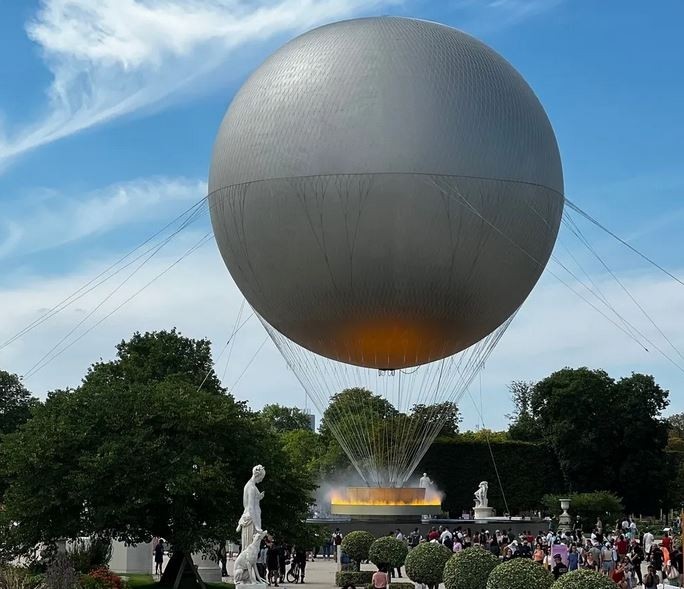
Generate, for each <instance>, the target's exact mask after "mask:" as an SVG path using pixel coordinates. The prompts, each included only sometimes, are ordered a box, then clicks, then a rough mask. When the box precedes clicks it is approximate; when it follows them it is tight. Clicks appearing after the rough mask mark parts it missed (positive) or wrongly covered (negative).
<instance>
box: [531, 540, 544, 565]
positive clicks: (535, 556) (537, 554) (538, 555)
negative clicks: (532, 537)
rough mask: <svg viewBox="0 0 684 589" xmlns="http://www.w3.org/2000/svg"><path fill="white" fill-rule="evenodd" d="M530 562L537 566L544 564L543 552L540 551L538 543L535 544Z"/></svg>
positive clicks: (540, 547) (540, 546)
mask: <svg viewBox="0 0 684 589" xmlns="http://www.w3.org/2000/svg"><path fill="white" fill-rule="evenodd" d="M532 560H534V562H536V563H539V564H542V563H543V562H544V550H543V549H542V545H541V543H539V542H537V545H536V546H535V547H534V552H533V553H532Z"/></svg>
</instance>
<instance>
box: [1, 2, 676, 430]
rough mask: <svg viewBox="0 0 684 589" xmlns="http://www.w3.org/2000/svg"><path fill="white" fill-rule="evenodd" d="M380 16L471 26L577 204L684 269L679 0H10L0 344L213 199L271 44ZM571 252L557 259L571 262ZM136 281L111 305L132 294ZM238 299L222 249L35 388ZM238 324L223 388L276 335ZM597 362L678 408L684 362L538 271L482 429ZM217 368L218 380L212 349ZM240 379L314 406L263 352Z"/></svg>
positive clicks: (51, 340) (10, 360) (617, 256)
mask: <svg viewBox="0 0 684 589" xmlns="http://www.w3.org/2000/svg"><path fill="white" fill-rule="evenodd" d="M378 14H397V15H406V16H415V17H419V18H426V19H432V20H436V21H439V22H443V23H445V24H448V25H451V26H454V27H457V28H461V29H463V30H465V31H467V32H469V33H471V34H474V35H475V36H477V37H479V38H480V39H482V40H483V41H485V42H486V43H488V44H489V45H491V46H492V47H493V48H494V49H496V50H497V51H498V52H499V53H501V54H502V55H503V56H504V57H506V58H507V59H508V60H509V61H510V62H511V63H512V64H513V65H514V66H515V67H516V68H517V69H518V70H519V71H520V72H521V73H522V75H523V76H524V77H525V78H526V79H527V81H528V82H529V83H530V85H531V86H532V87H533V88H534V90H535V91H536V93H537V94H538V96H539V97H540V99H541V101H542V103H543V104H544V106H545V108H546V110H547V112H548V114H549V117H550V119H551V121H552V124H553V126H554V128H555V131H556V134H557V137H558V141H559V144H560V148H561V153H562V157H563V164H564V170H565V178H566V194H567V196H568V197H569V198H570V199H571V200H573V201H574V202H575V203H577V204H579V205H580V206H581V207H583V208H584V209H585V210H587V211H588V212H590V213H591V214H592V215H594V216H596V217H597V218H599V219H600V220H602V221H603V222H605V223H606V224H607V225H609V226H610V227H611V228H613V229H615V230H616V231H617V232H618V233H619V234H620V235H622V236H624V237H625V238H627V239H628V240H630V243H632V244H633V245H634V246H635V247H637V248H639V249H641V250H643V251H644V252H645V253H647V254H648V255H650V256H652V257H653V258H655V259H657V260H658V261H659V262H661V263H662V264H664V265H665V266H667V267H668V268H670V269H672V270H673V272H675V273H677V274H678V275H681V276H684V263H682V260H681V257H682V256H681V252H682V250H683V246H684V235H683V234H682V231H681V226H682V222H683V221H684V203H683V202H682V198H681V196H682V194H683V193H684V165H682V164H683V161H682V160H683V158H682V154H683V153H684V108H683V107H682V105H684V78H683V77H682V75H681V72H682V71H683V70H684V63H683V62H684V37H683V36H682V34H681V23H682V22H684V4H683V3H682V2H681V1H680V0H662V1H661V2H657V3H644V2H642V1H639V0H627V1H620V2H617V1H606V2H596V1H595V0H585V1H583V0H564V1H563V0H453V1H443V2H436V1H432V2H429V1H427V0H403V1H397V0H392V1H382V0H378V1H373V2H368V1H366V2H364V1H361V0H278V1H268V2H267V1H261V2H251V1H244V0H237V1H230V2H228V1H225V0H224V1H221V0H196V1H195V2H185V1H183V0H165V1H164V2H161V1H152V0H150V1H145V0H136V1H134V0H107V1H105V0H102V1H100V2H91V1H89V0H43V1H41V2H35V1H28V0H4V2H2V4H0V52H1V53H0V54H2V55H3V58H2V59H1V60H0V80H2V84H1V85H0V203H1V207H2V208H1V210H2V216H1V217H0V263H1V264H2V268H3V272H2V273H1V274H0V303H2V306H3V310H4V312H3V314H2V316H1V317H0V340H5V339H6V338H7V337H10V336H11V335H12V334H14V333H15V332H17V331H18V330H19V329H21V328H22V327H23V326H24V325H26V324H28V323H30V322H31V321H32V320H33V319H35V317H37V316H38V314H39V313H40V310H41V309H45V308H49V307H50V306H52V305H53V304H54V303H55V302H57V301H59V300H60V299H61V298H62V296H64V295H65V294H68V293H69V292H71V291H73V290H75V289H76V288H78V287H79V286H80V285H81V284H82V283H83V282H84V281H85V280H87V279H88V278H90V277H92V276H93V275H94V274H97V273H98V272H99V271H100V270H101V269H102V268H104V267H106V266H107V265H108V264H109V263H111V261H113V260H114V259H116V258H117V257H118V256H120V255H121V254H122V253H124V252H125V251H127V250H128V249H129V248H130V247H132V246H135V245H137V244H138V243H139V242H140V241H141V240H143V239H144V238H146V237H147V236H148V235H150V233H152V232H154V231H155V230H156V229H158V228H160V227H161V226H162V225H164V223H165V222H166V221H168V220H170V219H171V218H173V217H174V216H175V215H177V214H178V213H180V212H181V211H182V210H184V209H186V208H187V207H189V206H190V205H191V204H192V203H193V202H195V201H197V200H198V199H199V198H201V197H202V196H203V195H204V191H205V190H206V185H205V182H206V176H207V171H208V166H209V155H210V152H211V147H212V143H213V139H214V136H215V133H216V130H217V127H218V124H219V122H220V120H221V118H222V116H223V113H224V111H225V109H226V107H227V105H228V104H229V102H230V100H231V97H232V95H233V94H234V92H235V91H236V89H237V88H238V87H239V85H240V83H241V81H242V80H244V78H245V76H246V75H247V74H248V73H249V72H250V71H251V70H252V69H253V68H254V67H255V66H256V65H258V63H260V61H261V60H263V59H264V58H265V57H266V56H267V55H268V54H269V53H270V52H271V51H273V50H274V49H275V48H276V47H278V46H279V45H280V44H282V43H283V42H284V41H286V40H287V39H289V38H291V37H292V36H294V35H295V34H297V33H299V32H302V31H304V30H307V29H309V28H311V27H313V26H316V25H318V24H323V23H326V22H331V21H334V20H339V19H341V18H347V17H351V16H363V15H378ZM207 230H208V223H207V220H206V218H204V219H201V220H200V221H198V222H197V223H196V224H194V225H193V226H192V228H191V229H189V230H188V231H186V232H184V233H183V234H182V235H181V236H180V237H179V238H178V239H177V240H175V241H174V243H173V244H171V245H170V246H169V247H168V248H165V250H164V251H163V252H162V253H161V254H160V255H159V256H157V257H156V258H155V259H154V260H153V261H152V262H151V263H150V264H149V265H148V266H146V267H145V269H144V271H141V272H140V276H138V275H136V276H135V277H134V278H132V279H131V281H130V284H127V285H126V288H127V289H130V290H131V292H134V291H135V289H136V287H137V286H142V285H144V284H145V283H146V282H147V281H148V280H149V279H150V278H152V277H153V276H154V275H155V273H156V272H157V271H161V270H162V269H163V268H164V264H165V263H170V262H172V261H173V260H174V259H176V258H177V257H178V255H180V253H181V252H182V251H184V250H185V249H186V248H187V247H190V246H191V245H192V244H193V243H195V241H196V239H197V238H199V236H201V235H202V234H203V233H204V232H205V231H207ZM588 231H589V230H588ZM590 234H591V235H592V238H593V239H594V240H595V241H594V243H595V245H596V247H597V248H598V249H599V250H600V251H601V252H602V254H603V255H605V257H606V259H607V260H609V261H610V265H611V267H612V268H614V269H616V270H618V271H619V273H620V276H621V278H623V279H624V281H625V283H626V284H627V285H629V288H630V289H631V290H632V292H633V294H635V296H638V297H640V299H639V300H640V301H643V302H644V304H645V306H646V307H647V308H648V311H649V313H651V314H652V316H653V317H654V318H655V319H656V321H657V323H658V325H659V326H660V327H661V328H662V329H663V331H665V332H666V334H667V335H668V337H669V338H670V339H671V340H672V341H673V342H674V343H675V344H676V345H677V346H678V347H679V349H684V287H682V286H679V285H676V284H674V283H673V282H672V281H670V280H667V279H665V278H664V277H663V276H662V275H659V274H658V273H656V272H654V271H653V269H652V268H649V267H648V266H647V265H645V264H644V263H643V262H642V261H641V260H639V259H638V258H636V257H634V256H633V255H630V254H629V253H628V252H627V251H626V250H625V249H624V248H620V247H617V246H616V245H615V244H614V243H612V242H611V241H610V240H609V239H607V238H606V237H605V236H602V235H600V234H599V233H596V232H590ZM564 239H565V240H566V243H567V247H568V249H569V251H576V250H575V249H574V248H576V246H577V244H576V243H575V244H573V242H572V240H571V239H568V237H567V236H566V237H565V238H564ZM567 251H568V250H563V249H558V250H557V252H558V255H559V257H561V258H563V256H567ZM577 255H578V256H582V255H584V254H581V253H580V252H577ZM563 259H566V260H567V257H565V258H563ZM585 267H586V268H587V269H588V270H589V272H590V273H591V274H592V278H593V279H594V280H595V281H596V282H597V283H599V284H602V285H604V287H605V289H606V292H609V293H611V296H613V297H614V298H613V299H611V300H613V301H615V304H616V305H618V306H620V305H624V313H625V315H626V316H627V317H629V318H630V320H632V321H634V322H635V323H638V324H639V325H640V326H641V325H643V327H644V330H647V329H650V330H651V332H649V333H651V334H652V337H653V338H657V337H658V336H659V334H657V333H655V332H653V330H652V326H650V325H649V324H647V322H644V318H643V317H641V316H640V314H639V312H638V310H635V309H634V308H630V307H629V305H628V303H629V302H628V301H625V300H624V296H623V293H621V291H620V289H619V288H618V287H617V286H616V285H615V283H614V282H613V281H612V280H610V278H609V277H607V276H606V275H605V272H604V271H603V270H602V269H601V268H600V267H598V266H591V265H590V264H589V262H588V261H586V266H585ZM129 287H130V288H129ZM124 291H125V289H124V290H122V291H121V292H117V293H115V295H113V296H112V298H111V299H110V300H108V301H107V305H109V307H110V308H113V307H115V306H116V303H117V301H120V300H123V299H125V298H126V293H125V292H124ZM126 292H128V291H126ZM106 294H107V291H106V290H103V291H97V292H95V293H92V296H90V297H85V298H84V299H83V300H81V301H79V303H78V304H77V305H74V306H73V307H71V308H69V309H68V310H66V311H65V312H63V313H60V314H59V315H58V316H57V317H55V318H54V319H53V320H52V321H50V322H46V323H45V324H43V325H41V326H40V327H39V328H37V329H35V330H34V331H32V332H31V333H30V334H28V335H27V336H26V337H24V338H21V339H20V340H17V341H16V342H15V343H13V344H12V345H10V346H7V347H5V348H4V349H2V350H0V367H2V368H3V369H6V370H10V371H13V372H17V373H19V374H24V373H26V371H27V370H28V369H29V368H30V366H31V365H32V364H33V363H34V361H35V360H36V359H38V358H39V357H40V356H42V355H43V354H44V353H45V352H47V351H48V350H49V349H50V348H51V347H52V346H53V345H54V344H55V343H57V342H58V341H59V340H60V339H61V338H62V337H63V335H64V334H65V333H67V332H68V331H69V330H70V329H71V327H72V326H73V325H74V324H75V322H78V321H80V320H81V319H83V317H86V316H87V315H88V312H89V310H90V309H92V308H93V307H94V306H96V305H97V304H98V302H100V300H101V299H102V298H103V297H104V296H105V295H106ZM117 297H118V298H117ZM107 305H104V306H103V308H102V309H100V310H98V312H101V313H100V315H101V314H103V313H104V312H105V311H106V309H107V308H108V307H107ZM239 307H240V297H239V294H238V293H237V292H236V290H235V287H234V285H233V284H232V283H231V281H230V279H229V277H228V275H227V272H226V271H225V269H224V267H223V265H222V263H221V261H220V259H219V256H218V254H217V252H216V248H215V246H214V245H213V243H212V242H209V243H208V244H207V245H206V246H204V247H203V248H201V249H200V250H198V252H197V253H196V254H194V255H193V258H192V259H190V260H189V261H187V263H183V264H179V265H178V267H176V268H174V270H173V272H169V274H168V275H165V276H164V277H163V278H162V279H160V280H159V281H157V282H155V283H154V285H153V286H151V287H150V288H148V289H146V290H145V291H144V293H143V294H141V296H139V297H136V299H135V300H134V301H132V302H131V304H129V305H126V306H125V307H123V308H122V309H121V311H120V312H117V313H116V314H115V315H113V316H112V317H111V318H109V319H107V320H106V321H105V322H104V323H102V325H100V326H98V327H97V328H96V329H93V331H92V332H90V333H88V335H87V336H85V337H83V339H82V340H79V342H77V343H76V344H74V345H73V346H72V347H71V348H69V350H68V351H66V352H65V353H64V354H63V355H62V356H60V357H59V359H58V360H56V361H54V362H52V363H51V364H49V365H47V366H46V367H45V368H43V369H42V370H41V371H39V372H38V373H37V374H36V375H35V376H33V377H31V378H30V379H27V385H28V386H29V388H31V389H32V390H33V391H35V392H36V394H39V395H44V394H45V393H46V391H47V390H50V389H52V388H57V387H62V386H67V385H75V384H77V383H78V381H79V379H80V377H81V376H82V374H83V373H84V371H85V369H86V367H87V366H88V365H89V364H90V363H91V362H92V361H95V360H97V359H98V358H99V357H104V358H108V357H111V355H112V353H113V346H114V344H115V343H116V342H117V341H119V340H120V339H121V338H123V337H127V336H128V335H130V333H131V332H132V331H133V330H135V329H156V328H163V327H170V326H173V325H177V326H178V327H179V328H180V329H181V330H182V331H183V332H184V333H187V334H188V335H191V336H195V337H204V336H206V337H210V338H211V339H212V340H214V341H216V342H218V348H219V349H220V347H221V345H220V342H222V341H223V340H224V339H225V337H226V335H227V334H228V333H229V331H230V329H231V326H232V324H233V321H234V320H235V317H236V315H237V313H238V310H239ZM98 316H99V315H98V314H95V315H93V317H92V319H93V320H95V319H96V318H97V317H98ZM88 321H90V318H88V319H87V320H86V322H85V323H84V324H83V326H84V328H85V327H87V326H88V324H89V323H88ZM241 337H242V338H243V339H242V340H241V341H240V342H239V345H236V348H235V351H234V353H233V356H232V357H231V359H230V364H229V365H228V368H227V369H226V370H225V374H226V379H225V381H226V384H227V385H229V386H231V385H233V384H234V383H235V381H236V380H237V379H238V377H239V376H240V375H241V374H242V372H243V369H244V368H245V367H246V366H247V364H248V363H249V361H250V359H251V358H252V356H253V354H254V352H255V351H256V349H257V348H258V346H259V344H260V342H261V341H262V338H263V331H262V330H261V328H260V326H259V325H257V324H256V322H252V323H250V324H249V325H247V326H246V328H245V330H244V332H243V334H241ZM661 345H662V346H665V344H664V343H662V342H661ZM217 353H218V350H217ZM585 364H586V365H590V366H596V367H603V368H606V369H608V370H609V371H610V372H611V374H613V375H615V376H619V375H622V374H627V373H629V372H630V371H632V370H640V371H648V372H652V373H653V374H655V376H656V377H657V379H658V380H659V381H660V382H662V383H663V385H665V386H667V387H668V388H670V389H671V391H672V410H677V411H682V410H684V400H681V395H680V394H679V389H680V388H681V385H682V383H683V382H684V378H683V375H682V372H681V371H680V370H678V369H676V368H674V367H673V366H672V365H671V364H670V363H668V362H667V361H666V360H664V359H663V358H662V357H660V356H659V355H658V354H657V353H654V352H653V351H651V353H645V352H643V351H642V350H641V349H639V347H638V346H636V345H635V344H634V342H632V341H631V340H630V339H629V338H627V337H626V336H624V334H623V333H621V332H620V331H618V330H616V329H615V328H614V327H613V326H612V325H611V324H610V323H608V322H607V321H605V320H604V319H602V318H601V317H600V316H599V315H597V314H596V313H595V312H594V311H593V310H592V309H591V308H589V307H587V306H586V305H585V304H584V303H583V301H581V300H579V299H578V298H577V297H575V296H574V295H572V293H570V292H569V291H568V290H567V289H566V288H565V287H564V286H562V285H560V284H559V283H557V282H556V281H555V280H554V279H553V277H551V276H546V277H545V278H544V279H543V280H542V282H541V283H540V285H539V287H538V289H537V290H536V291H535V292H534V293H533V295H532V297H531V298H530V300H529V301H528V303H527V304H526V306H525V308H524V309H523V311H522V312H521V313H520V316H519V317H518V318H517V319H516V321H515V323H514V324H513V327H512V328H511V332H510V333H509V334H507V336H506V338H505V339H504V341H503V342H502V344H501V346H500V349H499V350H497V352H496V353H495V355H494V356H493V357H492V359H491V360H490V362H489V363H488V366H487V369H486V370H485V372H484V375H483V396H484V403H483V405H484V406H485V407H487V409H485V411H484V418H485V421H486V423H487V425H488V426H491V427H503V426H504V425H505V423H506V419H505V417H504V415H505V413H507V412H508V410H509V407H508V405H507V395H506V391H505V383H507V382H510V381H511V380H513V379H536V378H541V377H543V376H545V375H546V374H548V373H549V372H550V371H551V370H553V369H556V368H560V367H562V366H565V365H573V366H574V365H585ZM219 368H220V370H219V372H220V373H222V372H223V365H222V364H221V363H220V362H219ZM238 384H239V387H238V386H237V385H236V387H235V393H236V395H237V396H239V397H242V398H248V399H249V400H250V402H251V403H252V404H253V405H254V406H255V407H258V406H260V405H262V404H263V403H264V402H271V401H275V400H278V401H280V402H290V403H292V404H295V403H296V404H300V405H301V404H302V403H303V402H304V401H303V393H302V392H301V390H300V389H299V387H298V384H297V382H296V381H295V380H294V379H293V378H292V375H291V374H290V373H289V372H288V371H287V370H285V368H284V366H283V363H282V361H281V360H280V359H279V358H278V356H277V353H276V352H275V350H274V349H271V347H270V343H269V345H268V346H266V347H264V349H263V351H262V352H260V354H259V355H258V356H257V357H256V359H255V360H254V362H253V363H252V364H251V365H250V367H249V369H248V371H247V372H245V374H244V375H243V376H241V377H240V380H239V383H238ZM478 394H479V392H478ZM478 402H479V401H478ZM464 413H465V417H466V425H467V426H471V427H472V426H475V424H476V423H477V422H478V421H480V419H479V417H478V416H477V415H476V414H475V413H474V411H473V410H472V407H471V408H469V407H468V402H466V403H464Z"/></svg>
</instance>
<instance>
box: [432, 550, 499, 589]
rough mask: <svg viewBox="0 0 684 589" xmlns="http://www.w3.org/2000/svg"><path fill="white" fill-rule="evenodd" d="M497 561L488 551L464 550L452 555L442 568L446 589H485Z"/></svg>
mask: <svg viewBox="0 0 684 589" xmlns="http://www.w3.org/2000/svg"><path fill="white" fill-rule="evenodd" d="M498 564H499V559H498V558H497V557H496V556H494V555H493V554H492V553H491V552H489V550H483V549H482V548H466V549H465V550H462V551H461V552H458V553H456V554H454V555H453V556H452V557H451V558H450V559H449V561H448V562H447V563H446V566H445V567H444V586H445V587H446V589H485V587H486V585H487V578H488V577H489V574H490V573H491V572H492V570H493V569H494V567H496V566H497V565H498Z"/></svg>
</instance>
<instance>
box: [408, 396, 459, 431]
mask: <svg viewBox="0 0 684 589" xmlns="http://www.w3.org/2000/svg"><path fill="white" fill-rule="evenodd" d="M411 419H415V420H417V421H418V422H419V423H420V424H421V426H422V425H424V424H426V425H427V426H428V427H430V425H432V424H435V425H438V424H441V428H440V430H439V434H438V435H440V436H449V437H451V436H455V435H457V434H458V426H459V423H461V414H460V412H459V410H458V405H456V403H452V402H451V401H445V402H443V403H435V404H433V405H424V404H422V403H421V404H417V405H414V406H413V407H412V408H411Z"/></svg>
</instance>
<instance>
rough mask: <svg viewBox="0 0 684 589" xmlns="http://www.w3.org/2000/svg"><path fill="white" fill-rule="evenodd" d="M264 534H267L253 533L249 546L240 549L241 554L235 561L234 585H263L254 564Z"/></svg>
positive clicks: (261, 531) (263, 532)
mask: <svg viewBox="0 0 684 589" xmlns="http://www.w3.org/2000/svg"><path fill="white" fill-rule="evenodd" d="M243 529H244V528H243ZM266 534H268V532H266V531H263V530H259V531H257V532H255V533H254V538H253V539H252V542H251V544H249V545H248V546H243V547H242V552H241V553H240V555H239V556H238V557H237V558H236V559H235V570H234V572H233V578H234V579H235V584H236V585H255V584H257V583H258V584H262V583H265V581H264V580H263V579H262V578H261V577H260V576H259V571H258V570H257V565H256V563H257V558H258V557H259V548H260V547H261V541H262V540H263V539H264V538H265V537H266Z"/></svg>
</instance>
